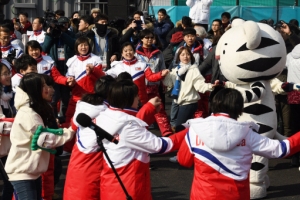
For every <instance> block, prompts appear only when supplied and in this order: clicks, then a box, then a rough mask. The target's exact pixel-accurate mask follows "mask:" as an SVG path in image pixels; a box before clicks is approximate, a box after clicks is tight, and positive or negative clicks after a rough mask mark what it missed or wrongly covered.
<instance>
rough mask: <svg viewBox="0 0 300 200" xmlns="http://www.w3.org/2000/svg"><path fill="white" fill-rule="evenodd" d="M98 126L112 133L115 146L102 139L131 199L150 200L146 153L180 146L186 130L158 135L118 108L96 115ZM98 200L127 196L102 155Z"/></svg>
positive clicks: (164, 151)
mask: <svg viewBox="0 0 300 200" xmlns="http://www.w3.org/2000/svg"><path fill="white" fill-rule="evenodd" d="M96 123H97V125H98V126H100V127H101V128H103V129H104V130H105V131H107V132H108V133H110V134H112V135H114V136H115V137H116V138H117V139H118V140H119V143H118V144H117V145H116V144H114V143H110V142H108V141H107V140H105V139H104V140H103V143H104V147H105V149H106V150H107V153H108V155H109V157H110V159H111V160H112V162H113V165H114V167H115V168H116V170H117V172H118V174H119V175H120V178H121V180H122V181H123V183H124V185H125V187H126V189H127V190H128V193H129V194H130V195H131V197H132V199H137V200H139V199H143V200H151V199H152V196H151V186H150V171H149V161H150V157H149V153H166V152H169V151H171V150H175V149H177V148H178V147H179V145H180V143H181V141H182V139H183V137H184V135H185V133H186V132H184V131H183V132H180V133H179V134H175V135H173V136H171V137H157V136H156V135H154V134H152V133H151V132H149V131H148V130H147V129H146V128H145V126H147V124H146V123H145V122H143V121H142V120H140V119H138V118H136V117H133V116H131V115H128V114H126V113H124V112H122V111H119V110H112V109H110V108H109V109H107V110H105V111H104V112H102V113H101V115H100V116H99V117H97V118H96ZM100 186H101V187H100V191H101V199H105V200H114V199H116V197H117V199H126V197H125V194H124V193H123V191H122V188H121V186H120V185H119V183H118V181H117V179H116V178H115V175H114V173H113V171H112V169H111V168H110V165H109V163H108V161H107V159H106V158H105V159H104V161H103V170H102V173H101V184H100Z"/></svg>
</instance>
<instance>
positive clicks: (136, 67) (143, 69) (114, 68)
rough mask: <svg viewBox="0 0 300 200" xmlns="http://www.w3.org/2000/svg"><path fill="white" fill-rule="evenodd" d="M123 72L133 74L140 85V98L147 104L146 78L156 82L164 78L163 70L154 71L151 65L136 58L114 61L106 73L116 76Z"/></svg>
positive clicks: (133, 77)
mask: <svg viewBox="0 0 300 200" xmlns="http://www.w3.org/2000/svg"><path fill="white" fill-rule="evenodd" d="M122 72H128V73H129V74H130V75H131V77H132V79H133V82H134V83H135V84H136V85H137V86H138V88H139V98H140V101H141V102H142V104H145V103H147V101H148V95H147V92H146V83H145V80H146V79H147V80H148V81H151V82H156V81H160V80H161V79H162V78H163V77H162V76H161V72H157V73H153V72H152V70H151V69H150V67H149V65H147V64H146V63H145V62H142V61H139V60H137V59H136V58H135V59H133V60H132V61H126V60H123V61H119V62H113V63H112V64H111V69H109V70H108V71H106V74H107V75H111V76H112V77H114V78H116V77H117V76H118V75H119V74H120V73H122Z"/></svg>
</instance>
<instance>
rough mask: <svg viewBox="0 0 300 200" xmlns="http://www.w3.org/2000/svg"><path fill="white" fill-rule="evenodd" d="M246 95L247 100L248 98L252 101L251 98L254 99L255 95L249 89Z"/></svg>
mask: <svg viewBox="0 0 300 200" xmlns="http://www.w3.org/2000/svg"><path fill="white" fill-rule="evenodd" d="M246 97H247V100H248V102H250V101H251V99H252V97H253V95H252V93H251V92H249V91H246Z"/></svg>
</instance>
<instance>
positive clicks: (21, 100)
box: [15, 87, 29, 110]
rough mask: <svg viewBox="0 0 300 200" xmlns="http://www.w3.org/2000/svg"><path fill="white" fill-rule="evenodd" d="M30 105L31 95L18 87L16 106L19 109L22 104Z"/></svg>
mask: <svg viewBox="0 0 300 200" xmlns="http://www.w3.org/2000/svg"><path fill="white" fill-rule="evenodd" d="M25 105H26V106H28V107H29V96H28V95H27V93H26V92H24V91H23V90H22V89H21V88H19V87H17V89H16V95H15V107H16V109H17V110H19V109H20V108H21V107H22V106H25Z"/></svg>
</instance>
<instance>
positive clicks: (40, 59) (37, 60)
mask: <svg viewBox="0 0 300 200" xmlns="http://www.w3.org/2000/svg"><path fill="white" fill-rule="evenodd" d="M35 60H36V62H37V63H39V62H41V61H42V60H43V56H40V57H38V58H37V59H35Z"/></svg>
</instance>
